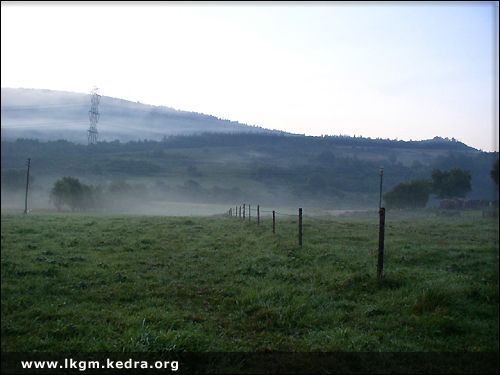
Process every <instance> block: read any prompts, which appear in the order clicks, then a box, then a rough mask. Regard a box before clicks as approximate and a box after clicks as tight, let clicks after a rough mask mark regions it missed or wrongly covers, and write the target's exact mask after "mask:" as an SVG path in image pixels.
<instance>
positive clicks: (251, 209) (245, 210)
mask: <svg viewBox="0 0 500 375" xmlns="http://www.w3.org/2000/svg"><path fill="white" fill-rule="evenodd" d="M233 208H234V210H233ZM252 213H254V215H253V216H252ZM262 214H272V219H273V234H276V217H277V216H281V217H287V218H290V217H295V218H297V219H298V227H297V229H298V236H297V238H298V245H299V246H300V247H302V242H303V241H302V239H303V230H302V218H303V212H302V207H299V208H298V210H297V213H296V214H293V213H288V212H286V213H285V212H278V211H276V210H263V209H261V208H260V205H257V207H255V206H252V205H250V204H246V203H243V204H242V205H235V206H234V207H231V208H229V210H228V211H227V212H226V215H227V216H228V217H230V218H237V219H241V220H246V219H247V218H248V221H249V222H251V221H252V217H253V218H254V221H255V222H256V223H257V225H260V224H261V219H262ZM384 237H385V208H384V207H380V208H379V246H378V260H377V278H378V279H381V278H382V277H383V272H384Z"/></svg>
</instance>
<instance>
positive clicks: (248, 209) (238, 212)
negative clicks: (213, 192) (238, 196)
mask: <svg viewBox="0 0 500 375" xmlns="http://www.w3.org/2000/svg"><path fill="white" fill-rule="evenodd" d="M269 214H270V215H272V223H273V227H272V228H273V234H275V233H276V218H277V217H278V216H281V217H287V218H290V217H295V218H297V219H298V243H299V246H302V208H299V209H298V211H297V213H295V214H293V213H289V212H278V211H276V210H263V209H261V208H260V205H257V206H252V205H250V204H246V203H244V204H242V205H236V206H234V207H231V208H229V210H228V211H227V212H226V215H227V216H228V217H234V218H238V219H242V220H248V221H252V218H253V219H254V221H255V222H256V223H257V225H260V224H261V221H262V218H263V217H264V216H265V217H266V219H268V218H269V216H270V215H269Z"/></svg>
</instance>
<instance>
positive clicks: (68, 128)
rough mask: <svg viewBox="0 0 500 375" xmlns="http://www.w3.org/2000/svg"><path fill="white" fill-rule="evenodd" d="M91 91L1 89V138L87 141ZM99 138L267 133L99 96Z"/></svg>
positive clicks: (220, 121) (212, 119) (129, 138)
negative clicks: (81, 92) (204, 133)
mask: <svg viewBox="0 0 500 375" xmlns="http://www.w3.org/2000/svg"><path fill="white" fill-rule="evenodd" d="M89 109H90V95H89V94H80V93H72V92H64V91H53V90H40V89H21V88H16V89H14V88H2V102H1V110H2V117H1V120H2V139H9V140H13V139H16V138H37V139H41V140H58V139H65V140H69V141H72V142H77V143H86V142H87V129H88V127H89V119H88V111H89ZM99 112H100V114H101V115H100V119H99V123H98V126H97V127H98V130H99V139H100V140H106V141H113V140H115V139H117V140H120V141H122V142H126V141H131V140H134V141H136V140H139V139H152V140H161V139H162V137H164V136H169V135H178V134H197V133H203V132H219V133H220V132H224V133H237V132H246V133H251V132H270V130H267V129H263V128H260V127H257V126H249V125H246V124H241V123H239V122H237V121H229V120H224V119H220V118H217V117H215V116H210V115H206V114H202V113H196V112H186V111H179V110H175V109H173V108H168V107H164V106H152V105H146V104H142V103H136V102H131V101H127V100H122V99H117V98H111V97H108V96H103V97H101V101H100V104H99Z"/></svg>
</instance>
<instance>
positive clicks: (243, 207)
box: [243, 203, 245, 219]
mask: <svg viewBox="0 0 500 375" xmlns="http://www.w3.org/2000/svg"><path fill="white" fill-rule="evenodd" d="M243 219H245V203H243Z"/></svg>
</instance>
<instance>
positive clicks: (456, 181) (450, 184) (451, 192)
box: [432, 168, 472, 198]
mask: <svg viewBox="0 0 500 375" xmlns="http://www.w3.org/2000/svg"><path fill="white" fill-rule="evenodd" d="M471 189H472V188H471V175H470V172H469V171H465V170H463V169H459V168H454V169H452V170H450V171H441V170H440V169H434V170H433V171H432V192H433V193H434V194H436V195H437V196H438V198H464V197H465V196H466V195H467V193H468V192H469V191H471Z"/></svg>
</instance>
